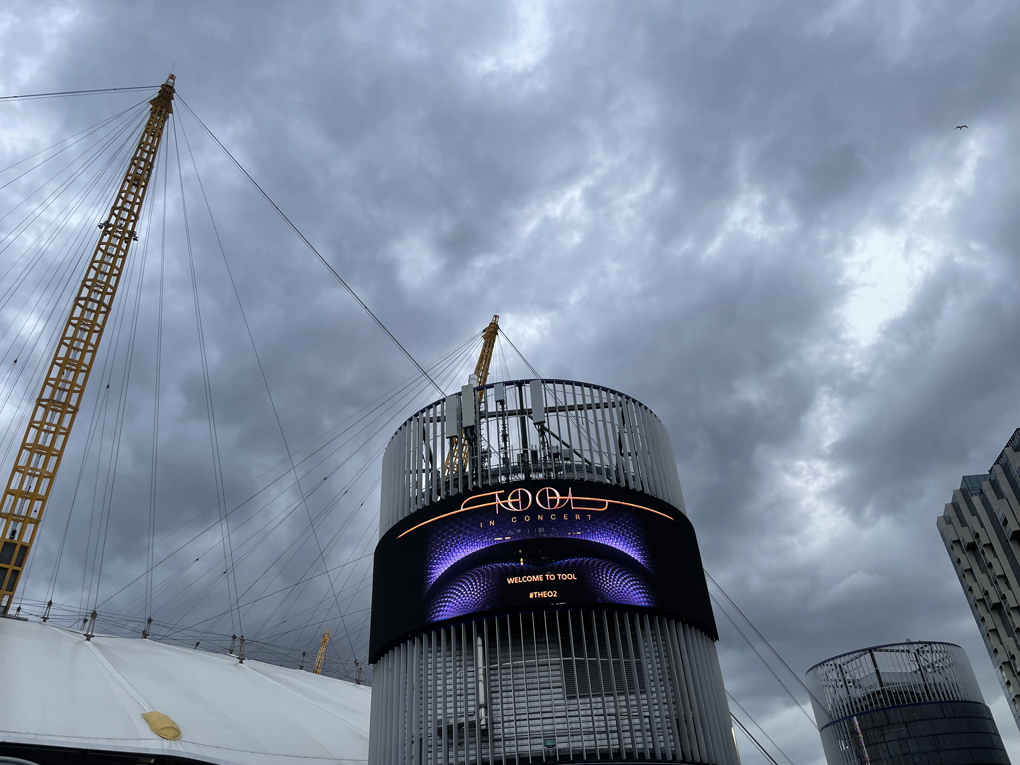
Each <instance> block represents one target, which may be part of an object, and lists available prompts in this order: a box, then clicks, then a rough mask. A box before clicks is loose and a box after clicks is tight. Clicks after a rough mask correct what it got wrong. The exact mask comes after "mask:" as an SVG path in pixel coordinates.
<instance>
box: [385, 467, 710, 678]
mask: <svg viewBox="0 0 1020 765" xmlns="http://www.w3.org/2000/svg"><path fill="white" fill-rule="evenodd" d="M579 605H588V606H602V607H613V606H620V607H629V608H638V609H648V610H650V611H655V612H660V613H665V614H669V615H673V616H678V617H681V618H683V619H686V620H687V621H689V622H691V623H693V624H695V625H696V626H698V627H700V628H701V629H703V630H704V631H706V632H707V633H708V634H710V635H715V623H714V620H713V618H712V610H711V605H710V603H709V599H708V590H707V587H706V585H705V576H704V573H703V571H702V568H701V556H700V554H699V552H698V544H697V540H696V538H695V535H694V528H693V527H692V526H691V523H690V521H689V520H687V517H686V516H684V515H683V514H682V513H681V512H680V511H679V510H677V509H676V508H674V507H673V506H672V505H670V504H668V503H666V502H663V501H661V500H658V499H655V498H654V497H650V496H648V495H645V494H642V493H639V492H636V491H632V490H629V489H624V488H621V487H619V486H611V485H606V484H600V483H594V482H571V481H528V482H521V483H515V484H512V485H511V486H510V487H507V488H505V489H499V490H491V489H490V490H488V491H479V492H476V493H474V494H467V495H460V496H457V497H453V498H451V499H448V500H445V501H442V502H438V503H435V504H433V505H429V506H428V507H427V508H426V509H424V510H421V511H418V512H416V513H413V514H412V515H411V516H409V517H407V518H405V519H403V520H402V521H401V522H400V523H398V524H396V525H394V526H393V527H392V528H391V529H390V530H389V531H388V532H387V533H386V535H385V536H383V538H382V539H381V540H380V541H379V545H378V546H377V548H376V553H375V578H374V583H373V595H372V636H371V647H370V655H371V657H372V661H375V659H376V658H377V657H378V655H379V654H380V653H381V652H382V651H383V650H385V648H386V647H387V646H389V645H392V644H393V643H394V642H397V641H399V640H401V639H404V638H406V637H407V636H409V635H413V634H420V633H421V632H424V631H427V630H429V629H431V628H432V627H433V626H435V625H437V624H442V623H448V622H450V621H451V620H460V619H463V618H468V617H473V616H475V615H482V614H491V613H516V612H520V611H530V610H536V609H545V608H557V607H567V606H579Z"/></svg>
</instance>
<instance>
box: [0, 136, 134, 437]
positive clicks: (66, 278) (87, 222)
mask: <svg viewBox="0 0 1020 765" xmlns="http://www.w3.org/2000/svg"><path fill="white" fill-rule="evenodd" d="M129 139H130V136H128V138H127V139H125V142H124V143H123V144H122V147H121V148H123V147H124V146H126V143H127V140H129ZM116 158H117V155H116V153H114V154H113V155H111V157H110V158H109V159H108V160H107V162H106V164H105V165H104V166H103V167H101V168H100V170H99V171H98V172H97V173H96V174H95V176H93V177H92V178H91V179H89V181H88V183H87V184H86V187H85V188H84V189H83V190H82V192H81V193H80V195H79V196H78V197H77V198H76V199H72V201H71V204H69V206H68V208H66V209H65V212H64V219H63V221H61V222H60V225H59V226H58V227H57V228H56V229H55V230H54V231H53V232H52V234H51V235H50V238H49V240H48V241H47V242H46V243H44V245H43V247H42V248H41V250H40V252H39V255H38V256H37V257H36V258H35V259H34V260H35V262H38V261H39V259H41V258H42V255H43V253H44V252H45V251H46V250H48V249H49V248H50V247H51V245H52V244H53V242H54V240H55V239H56V237H57V236H58V235H59V234H60V233H62V232H63V230H64V228H65V227H66V226H67V224H68V222H69V221H70V220H71V218H72V216H74V215H75V213H76V212H77V211H78V209H79V207H81V205H82V204H83V203H84V202H85V200H86V199H87V198H88V196H89V194H91V192H92V190H93V189H95V188H96V187H97V186H98V185H99V183H100V181H102V179H103V177H104V176H105V175H106V173H107V172H108V171H109V169H110V168H111V167H112V165H113V163H114V161H115V160H116ZM103 201H104V199H103V197H102V196H100V195H96V196H95V197H94V198H93V201H92V203H91V206H90V208H89V209H88V211H87V212H86V215H85V216H84V217H83V219H82V220H81V222H79V224H78V226H77V234H74V233H72V234H70V235H69V236H70V239H71V241H70V242H69V243H68V244H67V246H65V247H64V248H63V249H64V251H65V252H66V253H67V255H65V256H64V258H63V259H62V260H63V263H64V265H63V269H64V270H63V274H61V271H60V268H61V265H60V261H59V260H58V262H57V264H56V268H54V267H52V266H51V267H50V268H49V269H48V271H49V278H48V280H47V282H46V284H45V285H44V286H43V288H42V289H41V290H36V299H35V303H34V305H33V306H32V307H31V308H30V309H28V310H26V308H27V306H26V305H22V306H21V309H20V311H21V312H22V313H23V314H24V315H25V318H24V320H23V321H22V324H21V328H20V329H18V330H17V332H16V334H15V336H14V339H13V340H12V342H11V346H10V347H9V348H8V350H7V352H6V353H5V354H4V358H5V359H6V358H7V357H8V356H10V355H11V354H12V353H14V354H15V355H16V358H19V359H20V358H24V356H25V349H26V348H27V347H28V345H29V343H30V342H31V336H27V337H25V340H24V342H23V343H22V345H21V348H20V349H18V350H16V351H15V350H14V345H15V343H16V342H17V337H19V336H21V335H22V334H23V333H24V331H25V328H26V327H27V326H28V325H29V322H30V321H32V319H33V317H34V316H35V314H36V310H37V308H38V306H39V305H40V303H41V302H43V301H44V299H45V300H46V302H47V304H48V305H49V306H50V309H49V311H48V313H47V314H46V318H45V320H44V322H43V324H44V325H46V324H48V323H49V322H50V320H51V319H52V317H53V315H54V313H55V312H56V310H57V308H61V307H64V309H65V314H66V312H67V310H69V307H70V305H71V304H72V303H73V300H74V295H75V294H76V293H74V291H73V290H72V288H71V276H73V274H74V273H76V272H77V269H74V268H72V265H73V264H74V262H75V256H74V252H75V250H76V249H77V248H78V247H79V246H80V245H81V244H82V242H83V241H84V240H85V238H86V237H87V236H88V235H89V231H90V230H91V220H92V217H93V215H94V214H95V213H96V211H97V210H98V209H99V208H100V206H101V205H102V203H103ZM88 257H89V252H88V251H86V250H84V249H83V250H82V252H81V253H79V255H78V256H77V261H78V263H79V264H81V265H82V266H84V264H85V263H87V262H88ZM23 275H24V274H23ZM20 279H21V277H19V279H18V280H16V281H20ZM54 282H61V287H60V288H59V289H57V290H54V289H53V284H54ZM36 286H38V283H37V284H36ZM11 289H13V285H12V287H11ZM61 295H66V297H65V298H64V299H63V300H61V299H60V296H61ZM5 302H6V301H5ZM2 307H3V303H0V308H2ZM11 331H12V328H10V327H9V328H8V330H7V331H6V332H5V333H4V336H3V338H0V342H3V341H4V340H6V338H7V336H8V335H9V334H10V332H11ZM60 331H61V326H60V325H57V326H56V327H55V328H54V331H53V333H51V337H50V338H48V340H47V343H46V345H45V346H41V345H40V342H41V341H42V340H43V339H44V338H43V337H42V336H41V335H36V339H35V342H34V343H32V349H31V351H30V352H29V358H31V356H32V355H33V354H36V353H37V352H38V351H39V350H40V348H42V349H43V350H44V352H45V355H44V356H41V357H40V358H39V360H38V362H37V368H36V370H35V371H34V373H33V375H32V377H31V379H32V380H35V379H37V377H38V372H39V369H38V365H41V364H42V363H44V362H45V361H46V359H48V358H49V355H48V352H49V350H50V349H51V348H52V347H53V342H54V341H55V339H56V336H57V335H58V334H59V332H60ZM22 370H23V371H22V372H21V374H24V372H25V371H27V364H26V366H24V367H23V368H22ZM19 377H20V375H19ZM12 390H13V389H12ZM29 392H30V391H28V390H26V392H25V395H28V393H29ZM9 395H10V391H8V396H7V397H5V399H4V402H3V404H0V409H2V408H3V407H5V406H6V403H7V398H8V397H9ZM8 435H10V433H9V432H8ZM15 436H16V434H15ZM6 437H7V436H5V438H6ZM13 445H14V442H13V441H12V442H11V444H10V445H9V446H8V451H9V449H10V448H12V447H13Z"/></svg>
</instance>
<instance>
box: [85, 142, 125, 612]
mask: <svg viewBox="0 0 1020 765" xmlns="http://www.w3.org/2000/svg"><path fill="white" fill-rule="evenodd" d="M130 137H131V136H130V135H129V136H128V137H127V138H126V139H125V145H126V142H127V141H129V140H130ZM115 158H116V155H115V156H114V157H112V158H111V162H110V164H111V165H112V163H113V160H114V159H115ZM118 187H119V184H118ZM134 273H135V269H133V268H132V269H131V270H129V271H128V274H127V276H126V279H125V280H126V281H128V282H129V283H130V279H131V277H132V276H133V274H134ZM72 300H73V296H72ZM126 313H127V312H126V311H124V310H121V309H120V306H119V304H118V305H117V306H115V314H114V315H113V316H112V317H111V320H112V321H113V323H114V326H115V330H114V334H115V336H116V339H115V342H114V346H115V347H116V346H117V345H119V337H120V332H121V329H122V328H123V322H124V316H125V315H126ZM115 358H116V354H115V353H113V354H108V355H107V357H106V361H105V362H104V365H103V371H102V373H101V375H100V380H107V384H106V387H105V391H109V387H110V384H109V380H110V379H111V376H112V371H113V367H114V363H115V361H114V360H115ZM108 370H109V375H108ZM107 403H108V397H107V398H106V399H105V400H104V416H103V425H102V429H101V432H100V441H99V453H98V456H97V461H96V471H97V474H96V487H95V488H94V490H93V510H92V516H91V517H90V521H89V535H88V537H87V540H86V558H85V568H83V572H82V573H83V584H82V588H83V589H84V574H85V570H86V569H87V567H88V559H89V555H88V550H89V548H90V546H91V534H92V523H93V520H94V516H95V493H96V490H98V482H99V477H98V476H99V471H100V470H101V467H102V454H103V441H104V440H105V439H104V434H105V429H106V415H105V407H106V404H107ZM118 442H119V439H118ZM112 456H113V454H112V452H111V457H112ZM84 459H87V455H86V457H85V458H84ZM107 476H108V478H109V470H108V471H107ZM105 501H106V492H105V491H104V500H103V505H102V507H105ZM102 519H103V513H102V508H101V512H100V520H99V527H98V528H97V537H96V551H95V553H94V554H93V556H92V575H93V576H92V577H91V578H90V582H89V593H88V600H91V597H92V584H93V581H94V580H95V575H96V560H97V556H98V555H99V554H100V553H99V544H100V541H99V540H100V537H101V536H102V534H103V532H102V530H101V528H102V525H103V524H102ZM107 523H109V521H107ZM104 549H105V543H104ZM101 567H102V564H101V563H100V572H101ZM97 597H98V588H97ZM88 600H87V601H86V603H87V602H88Z"/></svg>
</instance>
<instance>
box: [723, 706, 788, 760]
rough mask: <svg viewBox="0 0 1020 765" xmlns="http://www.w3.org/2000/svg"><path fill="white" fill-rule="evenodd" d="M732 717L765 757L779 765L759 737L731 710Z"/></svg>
mask: <svg viewBox="0 0 1020 765" xmlns="http://www.w3.org/2000/svg"><path fill="white" fill-rule="evenodd" d="M730 719H731V720H733V722H735V723H736V724H737V727H738V728H740V730H741V732H743V734H744V735H745V736H747V740H748V741H750V742H751V743H752V744H754V746H755V748H756V749H757V750H758V751H759V752H760V753H761V755H762V757H764V758H765V759H766V760H768V761H769V762H771V763H772V765H779V763H778V762H776V760H775V758H774V757H773V756H772V755H771V754H769V753H768V750H767V749H766V748H765V747H764V746H762V745H761V743H760V742H759V741H758V739H756V738H755V737H754V736H752V735H751V731H749V730H748V729H747V728H746V727H745V726H744V724H743V723H742V722H740V718H738V717H737V716H736V715H735V714H733V713H732V712H730Z"/></svg>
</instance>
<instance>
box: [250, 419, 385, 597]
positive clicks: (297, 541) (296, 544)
mask: <svg viewBox="0 0 1020 765" xmlns="http://www.w3.org/2000/svg"><path fill="white" fill-rule="evenodd" d="M397 416H399V413H398V414H396V415H394V417H397ZM391 419H392V418H391ZM385 427H386V425H385V424H383V425H382V426H381V427H380V428H379V429H377V431H376V433H375V434H373V437H374V436H375V435H378V434H379V433H380V432H381V431H382V429H383V428H385ZM384 448H385V445H383V446H382V447H380V448H379V449H378V450H377V452H376V454H375V455H374V457H376V458H377V457H378V455H379V454H380V453H381V452H382V450H383V449H384ZM371 464H372V460H369V461H368V462H366V463H365V465H364V466H363V467H362V469H361V471H360V472H359V474H358V475H357V476H355V478H354V479H352V481H351V482H349V484H348V487H347V488H345V489H344V490H343V491H342V492H341V493H340V495H338V496H337V497H335V498H334V499H333V500H331V501H330V503H328V504H327V505H326V506H325V507H324V508H323V509H322V510H321V511H320V513H319V516H318V517H317V518H315V519H313V523H319V524H321V523H322V522H323V521H324V520H325V519H326V517H327V516H328V515H329V514H330V512H331V511H332V509H333V508H334V507H335V505H336V503H337V502H339V499H340V498H342V496H343V495H344V494H346V492H347V490H348V489H349V488H351V487H352V485H353V483H354V482H355V481H357V480H358V479H359V478H360V476H361V475H363V474H364V472H365V471H366V470H367V469H368V467H370V466H371ZM322 485H323V483H322V482H319V483H318V484H317V485H316V487H315V488H313V489H312V492H315V491H316V490H317V489H318V488H319V487H320V486H322ZM370 491H371V490H370ZM363 504H364V501H362V503H361V505H359V506H358V507H356V508H355V510H354V511H353V512H352V513H350V514H348V516H347V518H346V519H345V520H344V522H343V525H342V527H341V529H340V531H339V532H337V533H336V534H334V537H333V539H332V540H331V542H330V543H329V545H328V546H327V549H331V547H332V545H333V544H335V542H336V541H337V540H338V539H339V536H340V534H341V533H342V531H343V530H344V529H345V528H346V527H347V525H349V523H350V522H351V521H352V520H353V516H354V515H355V514H356V513H357V511H358V510H360V509H361V506H362V505H363ZM299 506H300V503H299V502H294V503H293V504H292V505H291V506H290V508H289V509H288V510H287V511H286V512H285V513H284V514H282V515H281V516H279V517H278V518H276V519H271V521H270V522H273V521H275V525H274V527H273V529H270V530H269V531H268V532H266V533H265V534H264V535H263V538H262V539H261V540H259V542H257V543H256V545H255V546H256V547H257V546H258V545H259V544H261V543H262V542H264V541H265V540H266V539H268V538H269V537H270V535H271V533H272V532H273V531H274V530H275V529H276V528H278V527H279V526H281V525H282V524H283V522H284V521H285V520H286V519H287V518H288V517H290V516H291V515H292V514H293V513H294V512H296V511H297V509H298V507H299ZM267 525H268V524H267ZM263 528H265V526H264V527H263ZM308 533H309V528H308V527H306V528H305V530H304V531H302V532H301V534H300V535H298V536H297V537H295V538H294V539H293V540H291V542H290V544H288V545H287V548H286V549H285V550H284V552H283V554H286V553H287V551H288V550H291V548H293V552H292V553H291V555H290V558H288V559H287V561H285V563H284V565H286V564H287V563H289V562H290V560H293V558H294V556H295V555H296V554H297V553H298V552H299V551H300V549H301V545H302V544H303V542H304V541H305V539H306V537H307V535H308ZM249 539H251V537H249ZM254 549H255V548H254V547H253V548H252V549H251V550H249V551H247V552H246V553H245V555H246V556H247V555H250V554H251V553H253V552H254ZM317 565H318V562H317V561H316V562H313V563H312V564H310V565H309V566H308V571H311V570H314V568H316V567H317ZM274 566H275V563H271V564H270V565H269V567H267V569H266V570H265V571H263V573H262V574H260V575H259V577H258V578H257V579H255V580H254V581H253V582H252V584H251V585H249V586H248V588H247V589H246V590H245V591H244V592H243V593H241V595H240V596H239V597H242V598H243V597H244V596H245V595H246V594H247V593H248V592H249V591H250V590H251V589H252V588H253V587H254V586H255V585H256V584H258V582H259V581H261V580H262V578H263V577H264V576H266V575H267V574H268V573H269V572H270V571H271V570H272V568H273V567H274ZM279 576H280V572H277V573H276V574H275V575H274V577H273V578H272V579H271V580H270V581H269V582H267V584H266V586H265V587H264V588H263V590H262V591H263V592H265V590H266V589H268V588H269V587H271V586H272V584H273V582H275V581H276V580H277V579H278V578H279ZM302 581H307V580H305V579H303V580H301V581H299V582H295V583H294V584H292V585H291V587H295V586H297V585H299V584H301V583H302ZM338 606H339V603H338Z"/></svg>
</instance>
